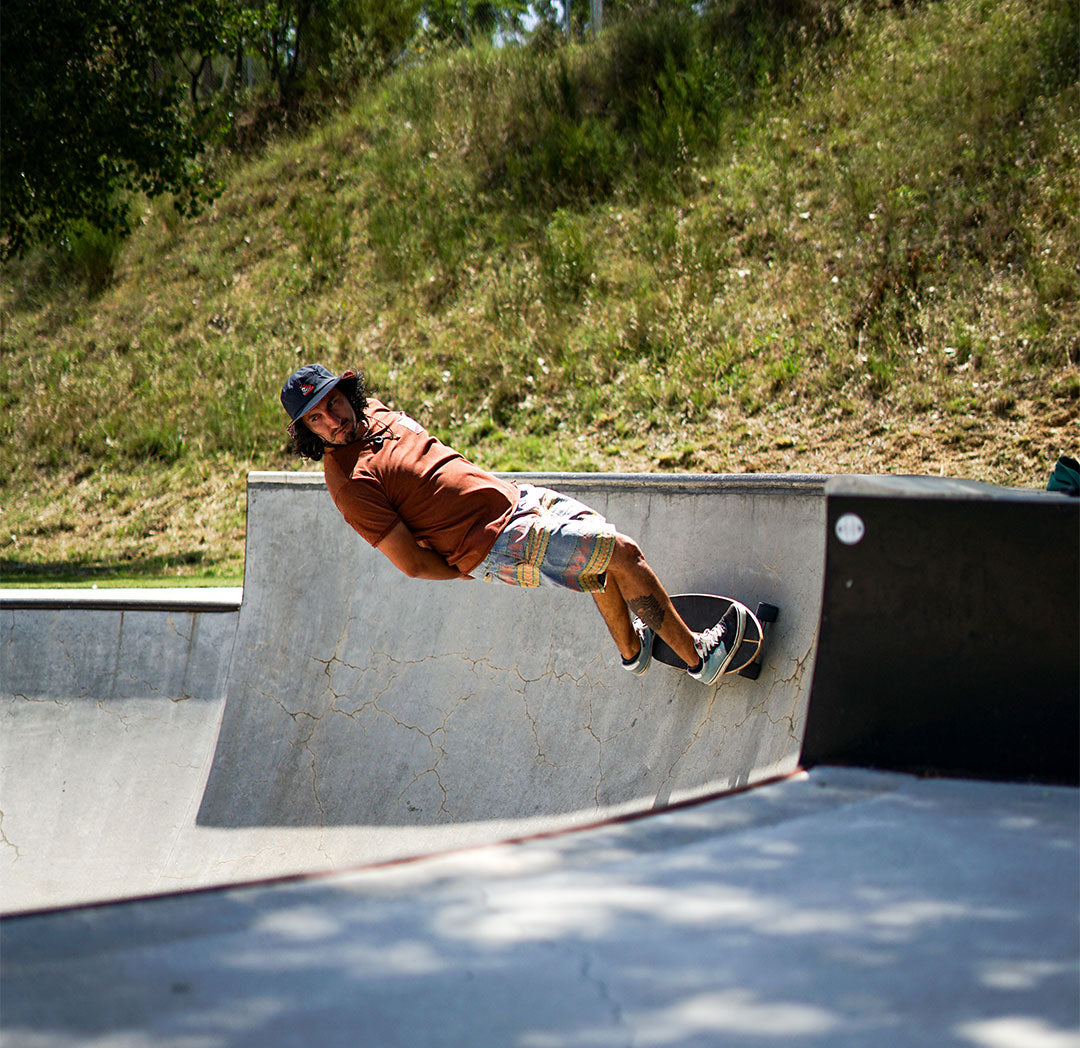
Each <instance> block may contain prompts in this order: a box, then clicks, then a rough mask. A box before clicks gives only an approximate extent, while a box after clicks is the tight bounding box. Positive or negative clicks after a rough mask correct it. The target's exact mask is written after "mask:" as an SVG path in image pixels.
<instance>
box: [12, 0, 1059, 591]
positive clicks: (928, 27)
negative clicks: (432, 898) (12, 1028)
mask: <svg viewBox="0 0 1080 1048" xmlns="http://www.w3.org/2000/svg"><path fill="white" fill-rule="evenodd" d="M765 6H766V7H767V6H768V5H765ZM788 6H790V7H798V6H800V5H796V4H792V5H788ZM801 7H802V11H801V19H800V20H799V21H797V22H784V21H782V20H776V19H774V20H773V21H771V22H770V21H766V20H763V16H762V15H761V14H760V11H761V8H762V5H756V4H740V3H730V4H719V5H717V6H716V8H715V9H714V10H713V11H712V12H711V13H710V14H709V15H708V16H707V17H705V18H695V19H687V18H685V17H681V16H677V15H674V14H666V15H659V16H657V17H656V18H655V19H640V20H638V21H636V22H634V23H631V24H628V25H624V26H622V27H614V28H613V29H612V30H611V31H609V32H607V33H605V34H604V35H602V36H601V37H600V39H598V40H596V41H591V42H589V43H587V44H584V45H563V46H557V47H550V46H549V47H547V48H544V47H541V46H538V45H536V46H531V47H526V48H520V49H507V50H502V51H497V50H475V51H460V52H457V53H453V54H448V55H445V56H441V57H433V58H431V59H430V60H428V61H427V62H426V63H424V64H414V65H412V66H410V67H408V68H403V69H401V70H400V71H398V72H397V73H396V74H394V75H393V76H392V77H391V78H390V79H388V80H386V81H384V82H383V83H382V84H380V85H379V86H378V87H377V88H373V89H371V90H370V91H369V92H367V93H366V94H365V95H364V96H363V97H361V98H358V99H357V100H355V102H353V103H352V104H351V105H350V106H349V108H348V109H346V110H343V111H340V112H337V113H335V114H334V115H333V116H332V117H331V118H329V119H327V120H326V121H325V122H323V123H322V124H321V125H320V126H318V127H316V128H314V129H312V130H311V131H310V132H308V133H305V134H303V135H299V136H295V137H291V138H288V139H283V140H279V141H276V142H274V143H272V144H270V145H269V146H267V147H266V148H265V149H263V150H261V151H260V152H259V153H258V155H255V156H246V157H242V156H234V157H222V158H221V160H220V168H221V178H222V184H223V189H222V192H221V193H220V195H219V197H218V198H217V199H216V201H215V202H214V203H213V205H212V206H210V207H208V208H207V210H206V211H205V212H204V213H203V214H202V215H200V216H198V217H197V218H195V219H189V220H180V219H178V218H176V216H175V214H174V213H173V212H172V211H171V209H170V208H169V207H168V206H167V202H162V201H158V202H155V203H147V202H145V201H136V202H133V205H132V206H133V207H134V208H136V209H137V212H136V213H137V218H138V223H137V230H136V233H135V234H134V236H133V237H132V238H131V239H130V240H129V241H127V242H125V243H124V244H122V245H119V246H116V245H110V244H95V243H94V242H93V241H92V239H91V238H89V237H86V236H84V237H81V238H74V239H73V242H72V244H71V245H70V246H69V247H68V248H66V249H59V248H58V249H55V250H52V251H48V252H45V251H39V252H36V253H35V254H33V255H32V256H29V257H27V258H25V259H22V260H20V261H16V262H12V263H9V264H7V265H5V267H4V270H3V296H4V298H3V322H4V326H3V360H2V364H0V402H2V406H3V412H2V413H0V428H2V437H3V439H2V444H0V501H2V505H3V514H2V528H0V573H2V575H3V578H5V579H7V580H11V579H25V580H38V581H41V580H49V579H56V578H62V577H68V578H70V577H83V578H98V577H101V578H106V577H109V576H112V575H117V574H120V575H124V576H126V577H139V576H145V577H152V578H163V577H189V576H196V577H207V576H209V577H219V578H232V577H236V576H237V575H239V574H240V572H241V570H242V559H243V539H244V477H245V473H246V471H247V470H249V469H291V468H299V462H298V461H294V460H291V459H290V458H288V457H287V454H286V450H285V446H286V434H285V430H284V423H285V418H284V415H283V413H282V411H281V408H280V405H279V403H278V391H279V389H280V387H281V383H282V381H283V380H284V378H285V377H286V375H288V373H289V372H290V371H291V370H292V369H293V368H294V367H296V366H297V365H299V364H300V363H306V362H308V361H313V360H315V361H321V362H323V363H325V364H326V365H327V366H329V367H331V368H337V369H340V368H343V367H346V366H350V365H352V366H356V367H359V368H360V369H362V370H363V371H365V373H366V374H367V375H368V377H369V382H370V384H371V385H372V386H373V387H374V389H375V390H376V391H377V392H378V393H379V395H380V396H381V397H382V398H383V399H385V400H388V401H389V402H391V403H394V404H396V405H398V406H401V407H407V408H408V409H409V410H410V412H412V413H413V414H415V415H416V416H417V417H419V418H420V419H422V420H423V421H424V422H425V423H426V424H427V425H428V426H429V427H430V428H432V429H433V430H434V431H435V432H437V433H439V434H440V435H442V436H443V437H444V438H445V439H447V440H448V441H450V442H451V443H454V444H456V445H457V446H458V447H459V448H460V449H461V450H463V451H465V452H466V453H467V454H469V455H470V456H471V457H473V458H474V459H475V460H476V461H478V462H479V463H481V464H482V465H485V466H487V467H489V468H492V469H542V470H647V471H695V472H736V473H737V472H744V471H778V472H787V471H794V472H832V471H840V472H851V471H854V472H875V473H876V472H905V473H928V474H939V473H941V474H948V475H954V476H963V477H968V478H973V479H979V480H988V481H992V482H996V483H1002V484H1009V485H1019V486H1027V487H1040V488H1041V487H1043V486H1045V483H1046V478H1047V475H1048V473H1049V470H1050V469H1051V467H1052V465H1053V462H1054V460H1055V459H1056V457H1057V456H1058V454H1060V453H1062V452H1070V451H1071V453H1074V454H1075V452H1076V449H1077V447H1078V445H1080V439H1078V438H1080V433H1078V421H1077V400H1078V393H1080V381H1078V371H1077V362H1078V355H1080V305H1078V289H1080V267H1078V245H1080V130H1078V129H1080V90H1078V70H1077V51H1076V41H1077V38H1078V24H1077V17H1078V16H1077V8H1076V4H1075V3H1074V2H1073V0H1031V2H1019V0H995V2H985V0H983V2H979V0H955V2H942V3H930V2H925V3H909V4H907V5H901V4H887V3H876V2H870V0H864V2H860V3H854V2H852V3H841V2H840V0H831V2H821V0H819V2H811V0H806V2H804V3H803V4H802V5H801ZM755 12H758V13H757V14H755ZM300 540H301V539H300V538H299V537H298V541H300Z"/></svg>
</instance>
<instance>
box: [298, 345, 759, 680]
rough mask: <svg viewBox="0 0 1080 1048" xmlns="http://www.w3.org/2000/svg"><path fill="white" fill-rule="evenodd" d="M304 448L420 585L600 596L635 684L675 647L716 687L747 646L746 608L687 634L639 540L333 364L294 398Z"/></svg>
mask: <svg viewBox="0 0 1080 1048" xmlns="http://www.w3.org/2000/svg"><path fill="white" fill-rule="evenodd" d="M281 403H282V406H283V407H284V408H285V410H286V412H287V413H288V415H289V420H290V423H289V432H290V433H291V435H292V437H293V449H294V450H295V451H296V452H297V453H298V454H300V455H302V456H304V457H305V458H310V459H314V460H316V461H318V460H320V459H323V460H324V470H325V478H326V486H327V488H328V489H329V491H330V495H331V497H332V498H333V500H334V504H335V505H336V506H337V508H338V509H339V510H340V511H341V514H342V516H344V518H345V520H346V521H347V522H348V523H349V524H350V525H351V526H352V527H353V528H354V529H355V530H356V531H357V532H358V533H359V534H360V535H361V536H362V537H363V538H364V539H366V540H367V541H368V542H369V543H370V544H371V545H372V546H373V547H374V548H375V549H377V550H378V551H379V552H380V553H382V554H383V555H384V556H386V557H387V558H388V559H389V560H390V561H391V563H393V564H394V565H395V567H397V568H398V569H399V570H401V571H402V572H404V573H405V574H406V575H408V576H409V577H411V578H417V579H437V580H443V579H485V580H488V581H499V582H506V583H509V584H511V585H517V586H541V585H557V586H564V587H566V588H568V589H573V590H578V591H580V592H586V593H591V594H592V596H593V599H594V600H595V601H596V606H597V608H599V610H600V614H601V615H602V616H603V618H604V622H605V623H606V624H607V627H608V630H609V631H610V633H611V636H612V638H613V640H614V641H615V644H616V645H617V646H618V648H619V652H620V654H621V655H622V661H623V665H624V666H625V667H626V669H628V670H629V671H630V672H632V673H637V674H641V673H644V672H645V671H646V670H647V669H648V667H649V662H650V661H651V659H652V645H653V638H654V636H660V637H662V638H663V639H664V640H665V641H666V642H667V643H668V645H669V646H670V647H671V648H672V650H674V651H675V653H676V654H677V655H678V656H679V658H681V659H682V660H683V661H684V662H685V663H686V664H687V666H688V667H690V669H689V670H688V672H689V673H690V676H692V677H693V678H694V679H695V680H699V681H701V682H703V683H704V684H712V683H713V682H714V681H715V680H716V679H717V678H718V677H719V676H720V674H721V673H723V672H724V670H725V669H726V668H727V666H728V664H729V663H730V662H731V659H732V656H733V654H734V652H735V651H736V650H738V647H739V644H740V643H741V642H742V637H743V632H744V629H745V625H746V622H745V612H744V611H743V609H742V608H741V607H739V606H738V605H733V606H732V608H731V609H730V610H729V611H728V612H727V614H726V615H725V616H724V618H723V619H722V620H721V621H720V622H719V623H717V624H716V626H714V627H713V628H712V629H709V630H706V631H705V632H704V633H694V632H692V631H691V630H690V629H688V628H687V626H686V624H685V623H684V622H683V620H682V619H681V618H680V617H679V614H678V612H677V611H676V610H675V608H674V607H673V606H672V603H671V599H670V598H669V596H668V594H667V592H666V590H665V589H664V587H663V586H662V585H661V584H660V580H659V579H658V578H657V577H656V575H655V573H654V572H653V570H652V568H650V567H649V565H648V564H647V563H646V561H645V558H644V556H642V553H641V550H640V549H639V548H638V546H637V543H635V542H634V540H633V539H631V538H628V537H627V536H626V535H623V534H621V533H619V532H618V531H616V529H615V528H614V527H613V526H612V525H611V524H609V523H608V521H607V520H605V519H604V518H603V517H602V516H601V515H600V514H599V513H596V512H595V511H593V510H591V509H589V508H588V507H587V506H585V505H583V504H582V503H580V502H578V501H576V500H575V499H571V498H568V497H567V496H565V495H561V494H559V493H558V492H554V491H550V490H548V489H546V488H540V487H535V486H532V485H528V484H522V485H517V484H515V483H513V482H512V481H510V480H506V479H504V478H500V477H496V476H494V475H493V474H491V473H488V472H487V471H486V470H482V469H480V468H479V467H478V466H475V465H473V463H471V462H470V461H469V460H468V459H466V458H465V457H464V456H462V455H460V454H459V453H458V452H456V451H454V450H453V449H452V448H449V447H447V446H446V445H445V444H443V443H442V442H441V441H439V440H437V439H436V438H435V437H432V436H430V435H429V434H428V433H427V432H426V431H425V430H424V429H423V427H422V426H420V425H419V424H418V423H416V422H414V421H413V420H412V419H411V418H409V417H408V416H407V415H405V414H404V413H402V412H400V411H392V410H391V409H390V408H388V407H386V405H385V404H382V403H381V402H379V401H378V400H376V399H375V398H374V397H369V396H368V394H367V390H366V388H365V386H364V379H363V376H362V375H360V374H358V373H357V372H355V371H346V372H345V373H344V374H343V375H341V376H340V377H339V376H337V375H334V374H332V373H331V372H329V371H327V370H326V368H324V367H323V366H322V365H321V364H308V365H305V366H304V367H302V368H300V369H299V370H298V371H296V372H294V373H293V374H292V375H291V376H290V377H289V379H288V381H287V382H286V383H285V385H284V387H283V388H282V390H281Z"/></svg>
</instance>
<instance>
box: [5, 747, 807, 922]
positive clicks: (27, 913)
mask: <svg viewBox="0 0 1080 1048" xmlns="http://www.w3.org/2000/svg"><path fill="white" fill-rule="evenodd" d="M805 771H806V769H805V768H803V767H801V766H800V767H798V768H796V769H795V770H794V771H789V772H786V773H784V774H782V775H773V776H771V777H769V778H767V779H761V780H760V781H758V782H753V783H749V784H748V785H746V786H736V787H734V788H732V789H728V790H718V791H717V792H715V793H709V794H705V795H704V796H701V797H691V798H689V799H688V800H684V801H676V802H675V803H674V804H665V805H664V806H663V807H661V808H650V809H649V810H648V811H633V812H625V813H624V814H622V815H611V816H608V817H607V818H605V819H598V820H597V821H595V822H588V823H582V824H581V825H580V826H565V827H562V828H561V829H556V830H539V831H537V832H536V833H527V834H523V835H521V836H518V837H507V838H505V839H504V840H500V841H486V842H484V843H481V844H463V845H461V846H460V847H457V848H444V849H442V850H441V851H434V852H421V853H420V854H417V855H405V856H402V857H400V858H397V859H383V860H381V861H379V862H370V863H361V864H359V865H357V866H342V867H339V868H337V869H333V870H313V871H309V872H305V873H283V874H276V875H275V876H272V877H255V878H252V879H250V880H239V881H223V882H221V883H219V884H204V885H200V886H199V887H197V888H177V889H175V890H173V891H163V892H146V893H144V894H141V895H129V896H124V897H121V898H118V899H102V900H99V901H97V902H82V903H71V904H69V905H66V906H46V907H42V908H40V909H30V910H16V911H13V912H12V913H5V914H0V922H3V921H9V920H15V919H19V918H22V917H40V916H47V915H50V914H60V913H67V912H71V911H77V910H100V909H104V908H105V907H107V906H128V905H132V904H135V903H141V902H154V901H157V900H164V899H180V898H185V897H187V896H192V895H207V894H210V893H211V892H227V891H236V890H241V891H242V890H244V889H254V888H270V887H284V886H286V885H290V884H302V883H305V882H309V881H322V880H329V879H332V878H337V877H342V876H347V875H349V874H354V873H364V872H366V871H368V870H388V869H393V868H394V867H396V866H413V865H416V864H417V863H421V862H426V861H427V860H429V859H445V858H449V857H450V856H453V855H467V854H468V853H469V852H476V851H482V850H484V849H486V848H504V847H509V846H514V845H520V844H528V843H530V842H531V841H546V840H553V839H555V838H558V837H569V836H570V835H572V834H576V833H586V832H588V831H589V830H600V829H603V828H604V827H606V826H622V825H625V824H627V823H631V822H639V821H640V820H642V819H649V818H652V817H653V816H654V815H665V814H667V813H668V812H676V811H684V810H685V809H687V808H696V807H698V806H700V805H702V804H708V803H710V802H711V801H716V800H721V799H723V798H725V797H737V796H739V794H742V793H750V792H751V791H753V790H758V789H761V788H763V787H765V786H775V785H776V784H777V783H781V782H787V781H788V780H789V779H794V778H796V777H797V776H799V775H802V774H803V773H804V772H805Z"/></svg>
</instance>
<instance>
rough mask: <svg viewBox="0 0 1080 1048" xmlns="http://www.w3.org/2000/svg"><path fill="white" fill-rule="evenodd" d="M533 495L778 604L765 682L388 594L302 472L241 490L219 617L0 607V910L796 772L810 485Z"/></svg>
mask: <svg viewBox="0 0 1080 1048" xmlns="http://www.w3.org/2000/svg"><path fill="white" fill-rule="evenodd" d="M530 479H532V480H534V481H535V480H537V479H539V482H541V483H545V482H546V483H548V484H549V485H550V486H555V487H560V488H562V489H563V490H566V491H567V492H568V493H569V494H572V495H574V496H575V497H577V498H580V499H582V500H583V501H585V502H587V503H589V504H591V505H593V506H594V507H595V508H597V509H598V510H600V511H601V512H604V513H606V514H607V515H608V516H609V518H610V519H611V520H612V521H613V522H615V523H616V524H617V526H618V527H619V528H620V529H622V530H624V531H626V532H628V533H630V534H632V535H634V536H635V537H636V538H637V539H638V540H639V541H640V543H641V545H642V547H643V549H644V550H645V552H646V555H647V556H648V558H649V560H650V563H652V565H653V566H654V567H655V568H656V570H657V572H658V574H659V575H660V577H661V578H662V579H664V581H665V583H666V584H667V586H668V588H669V589H670V590H671V591H672V592H687V591H696V592H703V591H704V592H719V593H730V594H732V595H735V596H738V597H740V598H742V599H744V600H745V601H746V602H747V603H748V604H751V605H753V604H754V603H755V602H756V601H759V600H767V601H770V602H773V603H776V604H778V605H779V606H780V607H781V609H782V612H781V618H780V620H779V622H778V623H777V624H776V625H775V626H774V627H773V628H772V630H771V631H770V638H769V648H768V651H767V655H766V659H765V664H764V668H763V671H762V674H761V677H760V678H759V679H758V680H757V681H749V680H746V679H744V678H731V679H728V680H724V681H723V682H722V684H721V685H720V686H719V687H718V688H714V689H708V688H704V687H702V686H701V685H699V684H697V683H696V682H694V681H692V680H690V679H689V678H687V677H686V676H685V675H683V674H679V673H677V672H676V671H674V670H671V669H669V668H668V667H665V666H661V665H656V666H654V667H653V668H652V669H651V670H650V672H649V673H648V674H647V675H646V676H645V677H644V678H636V677H632V676H631V675H629V674H627V673H625V672H624V671H623V670H622V668H621V666H620V665H619V659H618V656H617V653H616V651H615V649H614V647H613V645H612V644H611V641H610V639H609V638H608V637H607V634H606V632H605V630H604V627H603V624H602V621H601V620H600V618H599V616H598V615H597V614H596V611H595V609H594V607H593V604H592V602H591V601H590V600H589V599H588V598H586V597H584V596H582V595H579V594H573V593H567V592H563V591H555V590H543V589H542V590H535V591H521V590H516V589H513V588H510V587H504V586H493V585H483V584H480V583H472V584H454V585H446V584H439V583H430V582H417V581H413V580H409V579H406V578H404V577H403V576H401V575H399V574H398V573H397V572H396V571H394V569H393V568H392V567H391V566H390V565H389V563H388V562H386V561H385V558H383V557H381V556H380V555H379V554H378V553H377V552H374V551H372V550H371V549H370V548H369V547H367V546H366V545H365V544H364V543H363V541H362V540H360V539H359V538H358V537H357V536H356V535H355V534H354V533H353V532H352V531H351V530H350V529H348V527H347V526H346V525H344V523H343V522H342V521H341V519H340V517H339V515H338V514H337V511H336V510H335V509H334V507H333V505H332V503H331V502H330V499H329V497H328V495H327V493H326V491H325V488H324V487H323V485H322V482H321V478H320V477H319V476H318V475H311V474H260V475H253V477H252V478H251V481H250V484H249V513H248V554H247V564H246V569H245V573H246V574H245V586H244V599H243V604H242V605H241V607H240V610H239V612H238V613H232V614H225V613H213V614H211V613H200V612H198V611H182V610H158V611H139V610H132V609H124V610H116V609H113V610H97V611H92V610H71V611H55V610H41V611H32V610H14V611H13V610H7V609H5V610H4V612H3V614H4V626H3V631H2V633H0V639H2V641H3V644H2V647H3V650H2V651H0V669H2V670H3V671H4V672H3V686H4V694H3V696H2V700H3V703H4V711H5V712H6V713H7V715H8V717H9V721H8V724H9V725H13V726H14V730H11V731H6V732H5V734H4V739H3V740H0V746H2V747H3V753H4V760H3V763H4V764H5V765H6V767H5V769H4V780H3V788H4V796H5V815H6V821H5V823H4V826H3V830H4V832H5V833H7V834H8V836H11V837H12V839H17V840H19V842H20V845H21V847H22V850H23V854H22V856H21V858H20V863H19V872H18V876H15V875H14V874H12V871H10V870H7V869H5V870H3V871H0V872H2V873H3V875H4V876H3V882H4V883H3V891H4V897H3V900H2V902H3V906H4V908H5V909H9V910H10V909H12V908H16V909H17V908H20V907H26V906H33V905H52V904H55V903H57V902H68V901H80V900H86V899H96V898H108V897H111V896H113V895H117V894H126V893H139V892H144V891H155V890H159V888H160V887H161V886H163V885H167V886H169V887H170V888H176V887H196V886H201V885H205V884H213V883H219V882H221V881H222V880H225V879H237V878H245V877H265V876H276V875H281V874H291V873H296V872H302V871H305V870H313V869H320V870H321V869H326V868H328V867H329V868H340V867H345V866H350V865H356V864H362V863H372V862H385V861H388V860H394V859H399V858H402V857H408V856H412V855H417V854H422V853H425V852H430V851H440V850H446V849H453V848H458V847H461V846H466V845H471V844H476V843H480V842H485V841H490V840H499V839H506V838H510V837H521V836H529V835H531V834H535V833H540V832H547V831H550V830H553V829H559V828H564V827H573V826H583V825H588V824H591V823H595V822H597V821H599V820H603V819H607V818H610V817H615V816H619V815H623V814H626V813H632V812H637V811H650V810H656V809H659V808H663V807H665V806H666V805H668V804H674V803H678V802H680V801H684V800H687V799H692V798H696V797H702V796H707V795H710V794H713V793H716V792H719V791H722V790H725V789H727V788H729V787H734V786H743V785H746V784H748V783H752V782H756V781H761V780H764V779H768V778H772V777H773V776H775V775H777V774H784V773H786V772H789V771H791V770H792V769H794V767H795V766H796V763H797V760H798V753H799V745H800V739H801V733H802V729H803V724H804V722H805V715H806V703H807V694H806V691H807V689H808V687H809V682H810V680H811V677H812V668H813V652H814V642H815V631H816V629H817V622H818V614H819V602H820V594H821V585H822V577H821V576H822V571H823V562H824V513H825V509H824V494H823V484H822V482H821V481H820V480H812V479H809V478H770V477H753V478H726V479H725V478H685V477H683V478H670V480H668V479H665V478H635V477H629V478H622V477H603V476H600V477H565V476H560V477H556V478H535V477H533V478H530ZM297 536H303V540H302V541H300V540H299V539H298V538H297ZM702 549H710V550H715V551H716V554H715V556H714V557H713V558H711V559H710V560H709V561H708V562H705V563H703V562H702V559H701V550H702ZM328 562H332V563H333V564H334V569H333V570H332V571H327V570H326V564H327V563H328ZM312 579H318V580H319V586H320V594H321V599H320V602H319V606H318V608H317V609H315V610H313V609H312V606H311V605H310V603H305V602H303V601H302V600H301V598H302V597H303V596H304V594H305V590H306V588H307V587H308V586H309V585H310V583H311V580H312ZM301 607H303V608H304V611H303V613H300V612H299V610H298V609H299V608H301ZM30 738H34V739H36V740H38V741H37V742H36V743H35V744H34V745H32V746H31V745H28V744H27V743H26V742H25V741H24V740H26V739H30ZM12 740H19V741H18V742H17V743H16V742H15V741H12ZM68 784H70V785H68ZM119 811H123V813H124V815H123V818H118V817H116V815H115V813H116V812H119ZM8 822H10V826H9V825H8ZM47 826H48V827H54V828H55V831H54V832H52V831H47V830H45V829H44V827H47ZM9 874H11V875H10V876H9Z"/></svg>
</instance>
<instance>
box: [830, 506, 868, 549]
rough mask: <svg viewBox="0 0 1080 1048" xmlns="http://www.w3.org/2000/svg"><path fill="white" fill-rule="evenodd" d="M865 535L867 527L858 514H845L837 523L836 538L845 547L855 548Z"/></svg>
mask: <svg viewBox="0 0 1080 1048" xmlns="http://www.w3.org/2000/svg"><path fill="white" fill-rule="evenodd" d="M865 534H866V525H865V524H864V523H863V519H862V517H860V516H859V515H858V514H857V513H845V514H844V515H843V516H842V517H841V518H840V519H839V520H838V521H837V522H836V537H837V538H838V539H839V540H840V541H841V542H842V543H843V544H844V545H845V546H854V545H856V544H857V543H859V542H862V537H863V535H865Z"/></svg>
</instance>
